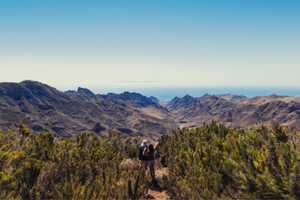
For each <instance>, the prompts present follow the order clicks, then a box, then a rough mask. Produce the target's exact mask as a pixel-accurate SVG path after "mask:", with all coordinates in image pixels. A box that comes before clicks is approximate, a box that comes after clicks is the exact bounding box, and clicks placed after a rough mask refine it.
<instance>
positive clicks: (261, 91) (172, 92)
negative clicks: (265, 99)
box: [57, 86, 300, 101]
mask: <svg viewBox="0 0 300 200" xmlns="http://www.w3.org/2000/svg"><path fill="white" fill-rule="evenodd" d="M78 87H82V88H86V89H89V90H90V91H92V92H93V93H94V94H104V95H106V94H108V93H116V94H120V93H123V92H135V93H139V94H142V95H144V96H147V97H151V96H153V97H156V98H158V99H160V100H164V101H169V100H172V99H173V98H175V97H184V96H185V95H187V94H188V95H191V96H193V97H201V96H203V95H205V94H210V95H220V94H233V95H244V96H246V97H247V98H252V97H255V96H269V95H272V94H276V95H281V96H300V87H180V88H176V87H172V88H171V87H145V88H142V87H121V86H120V87H117V88H116V87H115V88H113V87H110V88H101V87H97V86H91V87H89V86H59V87H57V89H58V90H60V91H62V92H65V91H68V90H75V91H76V90H77V89H78Z"/></svg>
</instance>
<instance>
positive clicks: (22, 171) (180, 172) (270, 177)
mask: <svg viewBox="0 0 300 200" xmlns="http://www.w3.org/2000/svg"><path fill="white" fill-rule="evenodd" d="M299 136H300V133H299V132H297V131H296V130H294V129H291V128H290V129H284V128H282V127H281V126H280V125H279V124H278V123H277V122H273V124H272V127H271V128H267V127H264V126H261V127H252V128H248V129H240V130H234V129H229V128H227V127H225V126H224V125H223V124H219V125H218V124H217V123H216V122H215V121H212V122H211V123H210V124H209V125H207V124H204V125H203V126H201V127H197V128H195V129H192V130H189V129H184V128H183V129H177V130H174V134H173V135H163V136H162V137H161V138H160V146H159V147H158V150H159V151H160V153H162V154H164V155H167V166H168V168H169V174H168V175H167V176H163V179H160V180H159V183H160V184H161V185H162V186H163V187H165V189H167V190H168V194H169V196H170V197H171V198H174V199H203V198H205V199H219V198H222V199H226V198H228V199H232V198H242V199H299V198H300V157H299V151H300V137H299ZM137 148H138V143H137V139H136V138H127V139H126V140H124V139H122V138H120V135H118V134H111V135H110V137H109V138H105V137H100V138H99V137H97V136H96V135H95V134H93V133H79V134H77V135H76V136H75V137H73V138H71V139H68V138H63V139H58V138H54V137H53V135H52V134H51V133H47V132H45V133H39V134H38V135H34V134H30V132H29V130H28V129H27V128H26V127H25V126H24V125H23V124H20V125H19V130H18V131H8V132H7V133H5V134H4V133H1V132H0V191H1V193H0V199H6V198H14V199H139V198H143V197H144V195H145V194H146V193H147V189H148V187H149V183H150V177H149V176H148V175H146V174H145V171H144V170H143V171H139V170H138V168H137V167H134V166H133V165H132V160H134V159H136V158H137V153H138V149H137ZM127 162H131V164H130V165H126V163H127Z"/></svg>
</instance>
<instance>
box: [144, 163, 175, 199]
mask: <svg viewBox="0 0 300 200" xmlns="http://www.w3.org/2000/svg"><path fill="white" fill-rule="evenodd" d="M167 174H168V168H167V167H163V168H157V169H155V178H156V180H155V181H154V182H153V183H152V185H151V187H150V188H149V190H148V194H146V196H145V198H144V199H157V200H165V199H170V197H169V196H168V195H167V192H166V190H163V189H162V188H161V187H160V185H159V182H160V180H161V179H162V177H163V175H167Z"/></svg>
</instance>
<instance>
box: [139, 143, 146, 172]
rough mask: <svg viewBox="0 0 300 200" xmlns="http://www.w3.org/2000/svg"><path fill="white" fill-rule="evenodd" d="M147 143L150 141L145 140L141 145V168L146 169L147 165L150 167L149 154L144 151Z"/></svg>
mask: <svg viewBox="0 0 300 200" xmlns="http://www.w3.org/2000/svg"><path fill="white" fill-rule="evenodd" d="M147 144H148V141H147V140H143V142H142V143H141V145H140V147H139V160H140V170H142V169H143V168H144V169H145V170H147V167H148V158H147V156H144V155H143V152H144V150H145V149H146V147H147Z"/></svg>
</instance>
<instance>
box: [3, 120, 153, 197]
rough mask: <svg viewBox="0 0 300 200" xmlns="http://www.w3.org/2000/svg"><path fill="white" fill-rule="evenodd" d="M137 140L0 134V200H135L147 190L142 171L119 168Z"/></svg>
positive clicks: (22, 129) (22, 130)
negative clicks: (8, 199) (10, 199)
mask: <svg viewBox="0 0 300 200" xmlns="http://www.w3.org/2000/svg"><path fill="white" fill-rule="evenodd" d="M136 152H137V144H136V140H132V139H130V138H127V139H126V140H125V141H122V140H121V138H120V137H119V136H118V135H112V136H111V137H110V138H107V139H105V138H101V139H100V138H98V137H97V136H96V135H94V134H93V133H80V134H77V135H76V136H75V137H74V138H71V139H61V140H58V139H56V138H54V137H53V134H52V133H47V132H46V133H40V134H38V135H34V134H30V131H29V130H28V129H27V128H26V127H25V126H24V125H22V124H20V125H19V131H17V132H13V131H8V132H7V133H5V134H4V133H1V132H0V191H1V192H0V199H6V198H14V199H137V198H141V197H143V195H144V194H145V193H146V190H147V184H148V182H149V177H147V176H146V175H145V172H144V171H141V172H139V171H135V170H128V169H123V168H120V167H119V166H120V163H121V161H122V160H123V159H125V158H129V157H135V156H136Z"/></svg>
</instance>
